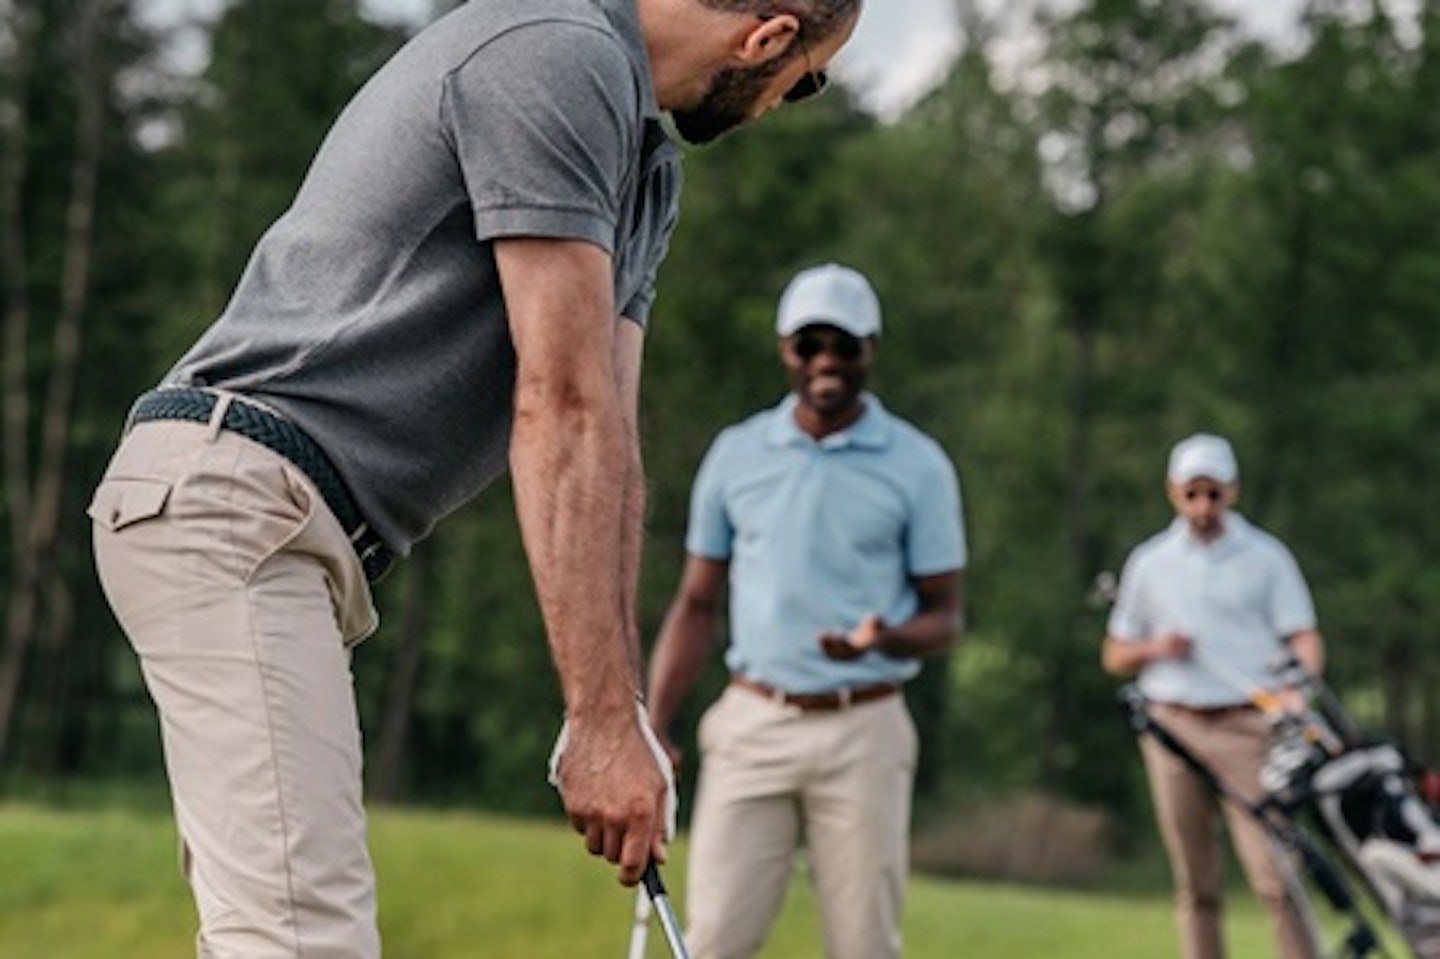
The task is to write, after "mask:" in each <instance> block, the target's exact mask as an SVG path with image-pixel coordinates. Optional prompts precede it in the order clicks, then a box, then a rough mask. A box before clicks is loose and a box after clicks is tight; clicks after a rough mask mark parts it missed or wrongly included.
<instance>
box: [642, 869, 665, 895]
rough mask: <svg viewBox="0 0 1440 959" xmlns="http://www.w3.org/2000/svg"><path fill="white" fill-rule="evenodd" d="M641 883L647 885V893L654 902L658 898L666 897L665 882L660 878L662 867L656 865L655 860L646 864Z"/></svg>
mask: <svg viewBox="0 0 1440 959" xmlns="http://www.w3.org/2000/svg"><path fill="white" fill-rule="evenodd" d="M640 881H641V882H643V883H644V884H645V892H646V893H647V894H649V896H650V900H651V901H652V902H653V901H654V900H655V898H656V897H657V896H663V895H665V894H666V893H665V881H664V880H663V879H661V878H660V867H658V866H656V865H655V860H653V859H652V860H650V861H649V862H647V863H646V864H645V871H644V872H643V873H642V874H641V875H640Z"/></svg>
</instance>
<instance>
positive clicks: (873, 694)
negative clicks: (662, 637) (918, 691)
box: [730, 676, 900, 713]
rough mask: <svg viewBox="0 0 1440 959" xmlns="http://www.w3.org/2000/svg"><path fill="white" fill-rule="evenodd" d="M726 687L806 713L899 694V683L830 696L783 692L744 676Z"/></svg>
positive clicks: (859, 688) (839, 708)
mask: <svg viewBox="0 0 1440 959" xmlns="http://www.w3.org/2000/svg"><path fill="white" fill-rule="evenodd" d="M730 684H731V685H732V686H739V687H741V688H743V689H748V690H750V691H751V692H752V693H757V694H758V695H761V696H764V697H765V698H766V699H768V700H770V701H771V702H775V703H779V704H780V705H782V706H794V707H795V708H797V709H799V710H802V711H803V712H807V713H809V712H826V711H829V712H835V711H836V710H841V709H849V708H850V707H851V706H858V705H860V704H861V703H869V702H874V701H875V700H877V699H884V698H885V697H886V696H893V695H895V694H896V693H898V692H899V691H900V684H899V683H876V684H875V685H874V686H857V687H856V688H854V689H837V690H835V691H834V692H830V693H787V692H785V691H783V690H779V689H776V688H775V687H774V686H767V685H766V684H765V683H760V682H756V681H755V680H753V679H747V678H746V677H744V676H731V677H730Z"/></svg>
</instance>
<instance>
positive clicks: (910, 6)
mask: <svg viewBox="0 0 1440 959" xmlns="http://www.w3.org/2000/svg"><path fill="white" fill-rule="evenodd" d="M981 2H982V3H984V4H985V5H986V6H988V7H990V8H992V9H994V8H997V7H999V6H1002V5H1003V6H1005V7H1008V8H1010V9H1012V10H1013V9H1015V8H1024V7H1029V6H1033V4H1034V3H1035V2H1037V0H981ZM1039 2H1044V0H1039ZM1051 2H1052V3H1053V2H1055V0H1051ZM1058 2H1060V3H1064V0H1058ZM1211 2H1212V3H1214V4H1215V5H1216V6H1217V7H1218V8H1220V9H1222V10H1225V11H1227V12H1230V13H1232V14H1236V15H1239V16H1241V17H1242V18H1243V19H1244V20H1245V21H1246V22H1247V23H1248V24H1249V26H1250V27H1251V29H1252V30H1253V31H1254V32H1255V33H1257V34H1259V35H1261V36H1265V37H1267V38H1269V39H1272V40H1283V38H1284V37H1285V36H1286V34H1287V32H1289V31H1290V28H1291V25H1292V24H1293V23H1294V20H1295V13H1296V11H1297V10H1298V9H1299V7H1300V4H1301V2H1302V0H1211ZM1389 2H1390V3H1391V4H1392V5H1395V6H1399V7H1408V6H1416V5H1418V4H1419V3H1420V2H1421V0H1389ZM220 5H221V0H140V2H139V6H140V7H141V9H142V10H144V11H145V12H146V15H147V16H150V17H152V18H154V19H156V20H157V21H159V22H172V21H173V19H175V18H178V17H185V16H195V15H199V16H202V17H208V16H212V15H213V14H214V12H215V10H216V9H218V8H219V7H220ZM365 6H366V7H367V8H368V9H369V10H370V12H371V14H372V15H375V16H377V17H381V18H384V19H397V20H408V21H410V22H414V23H419V22H423V21H424V20H425V19H426V18H427V17H428V16H429V13H430V9H431V4H430V0H365ZM954 9H955V0H869V2H867V3H866V4H865V6H864V12H863V13H862V14H861V17H860V23H859V25H858V26H857V28H856V30H855V36H854V38H853V39H852V40H851V42H850V44H849V45H848V46H846V48H845V49H844V50H843V51H842V52H841V54H840V56H839V57H838V58H837V59H836V62H835V65H834V72H835V75H836V76H837V78H839V79H840V80H841V81H843V82H845V83H846V84H847V85H848V86H849V87H850V88H851V89H853V90H855V91H856V93H857V95H858V96H859V98H860V101H861V102H862V103H863V104H864V105H865V106H867V107H869V108H870V109H872V110H874V111H875V112H876V113H878V114H880V115H882V116H893V115H895V114H896V113H898V112H899V111H901V110H903V108H904V107H905V106H907V105H908V104H910V103H911V102H913V101H914V100H915V98H917V97H918V96H920V95H921V94H923V93H924V92H925V91H926V90H928V89H929V88H930V87H931V86H932V85H933V84H934V83H935V82H936V81H937V80H939V79H940V77H941V76H942V75H943V73H944V70H945V66H946V64H947V63H948V62H949V60H950V58H951V57H953V56H954V54H955V53H956V51H957V50H959V49H960V44H961V37H960V35H959V29H958V28H957V26H956V20H955V16H954ZM202 55H203V54H201V53H197V52H194V51H191V52H190V53H189V54H188V57H189V58H190V59H194V58H195V57H198V56H202ZM182 56H186V55H185V54H182Z"/></svg>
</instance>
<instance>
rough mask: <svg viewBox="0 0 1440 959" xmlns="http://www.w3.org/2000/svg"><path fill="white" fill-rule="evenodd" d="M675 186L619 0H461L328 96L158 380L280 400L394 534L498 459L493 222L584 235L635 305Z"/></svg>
mask: <svg viewBox="0 0 1440 959" xmlns="http://www.w3.org/2000/svg"><path fill="white" fill-rule="evenodd" d="M679 193H680V153H679V150H678V149H677V148H676V147H675V146H674V144H672V143H671V142H670V140H669V139H668V137H667V135H666V134H665V132H664V129H663V128H662V127H661V125H660V118H659V110H658V108H657V106H656V103H655V98H654V91H653V87H652V83H651V77H650V67H649V61H648V58H647V54H646V51H645V45H644V38H643V36H642V34H641V32H640V26H639V23H638V21H637V19H636V15H635V9H634V0H471V2H469V3H466V4H464V5H463V6H461V7H459V8H458V9H456V10H455V11H453V12H452V13H450V14H449V15H447V16H446V17H444V18H442V19H441V20H439V21H437V22H436V23H434V24H432V25H431V26H430V27H429V28H427V29H426V30H424V31H423V32H421V33H420V34H419V35H418V36H416V37H415V38H414V39H413V40H411V41H410V42H409V43H408V44H407V45H406V46H405V47H404V48H402V49H401V50H400V52H399V53H397V54H396V56H395V57H394V58H393V59H392V60H391V61H390V62H389V63H388V64H386V65H385V66H384V67H383V68H382V69H381V70H380V71H379V72H378V73H377V74H376V75H375V76H374V77H373V78H371V80H370V81H369V82H368V83H367V84H366V85H365V87H364V88H363V89H362V90H361V91H360V92H359V93H358V94H357V95H356V97H355V98H354V100H353V101H352V102H351V103H350V104H349V105H348V106H347V107H346V109H345V111H344V112H343V113H342V114H341V116H340V118H339V119H338V121H337V122H336V124H335V126H334V128H333V129H332V130H331V131H330V134H329V136H328V137H327V138H326V140H325V142H324V144H323V145H322V147H321V149H320V152H319V154H318V155H317V157H316V159H315V162H314V164H313V166H312V167H311V169H310V172H309V174H308V175H307V176H306V178H305V181H304V183H303V184H302V186H301V188H300V191H299V194H298V195H297V196H296V198H295V202H294V204H293V205H292V206H291V208H290V209H289V210H288V211H287V212H286V213H285V214H284V215H283V216H282V217H281V218H280V219H279V220H278V221H276V223H275V224H274V225H273V226H272V227H271V228H270V230H269V231H268V232H267V233H266V234H265V235H264V237H263V238H262V239H261V240H260V242H259V244H258V245H257V247H256V249H255V251H254V254H253V255H252V258H251V260H250V262H249V264H248V266H247V267H246V269H245V272H244V275H243V276H242V277H241V279H240V283H239V285H238V287H237V289H236V291H235V293H234V296H233V298H232V300H231V302H230V304H229V305H228V307H227V308H226V310H225V311H224V313H223V314H222V315H221V316H220V318H219V319H218V320H217V321H216V323H215V324H214V325H213V326H212V327H211V328H210V329H209V330H208V331H207V332H206V333H205V334H204V336H203V337H202V338H201V339H200V340H199V342H197V343H196V344H195V346H194V347H193V348H192V349H191V350H190V351H189V352H188V353H187V354H186V355H185V356H184V357H183V358H182V359H181V360H180V361H179V363H178V364H177V365H176V366H175V368H174V369H173V370H172V371H171V372H170V373H169V374H168V375H167V376H166V378H165V381H166V382H167V383H181V384H192V385H199V386H215V387H223V388H226V389H230V390H234V391H237V392H239V393H242V394H245V395H250V396H254V397H255V398H257V399H260V400H263V401H264V402H265V403H268V404H270V405H271V406H273V407H275V408H276V409H278V410H279V411H280V412H282V413H283V414H285V415H286V416H287V417H289V418H291V419H292V420H293V421H294V422H296V423H297V424H298V425H299V426H300V427H301V428H302V429H304V430H305V431H306V432H307V433H308V434H309V435H310V436H311V437H312V438H314V439H315V440H316V441H317V442H318V443H319V444H320V445H321V447H322V448H324V450H325V451H326V453H327V454H329V456H330V458H331V460H333V461H334V463H335V465H336V467H337V468H338V469H339V471H340V473H341V475H342V476H343V477H344V478H345V481H346V483H347V484H348V485H349V486H350V489H351V491H352V492H353V493H354V496H355V499H356V502H357V503H358V504H359V506H360V509H361V510H362V512H363V513H364V514H365V517H366V518H367V519H368V520H369V522H370V524H371V525H372V526H374V527H375V529H376V531H377V532H378V533H379V534H380V535H381V537H382V538H383V539H384V540H385V542H386V544H387V545H389V546H390V547H391V548H392V549H395V550H396V551H397V552H401V553H404V552H408V550H409V548H410V546H411V545H412V544H413V543H414V542H415V541H417V540H419V539H421V538H423V537H424V536H425V535H426V534H427V533H428V532H429V531H430V529H431V528H432V527H433V525H434V524H435V522H436V521H437V520H438V519H439V518H440V517H441V516H444V515H445V514H446V513H449V512H450V511H451V510H453V509H455V508H456V507H457V506H459V505H460V504H462V503H463V502H465V501H466V500H468V499H470V498H471V497H473V496H474V495H475V494H476V493H478V492H479V491H480V490H481V489H482V488H483V487H484V486H485V485H486V484H488V483H489V482H490V481H491V480H493V479H494V478H495V477H496V476H498V475H499V474H500V473H501V472H502V471H503V469H504V468H505V464H506V458H507V448H508V442H509V433H510V423H511V418H512V406H511V404H512V396H511V394H512V390H513V387H514V382H515V355H514V349H513V346H512V344H511V341H510V336H509V327H508V321H507V318H506V315H505V306H504V301H503V299H502V296H501V290H500V286H499V283H498V279H497V273H496V267H495V261H494V256H493V248H492V244H491V241H493V240H494V239H496V238H499V237H507V236H542V237H555V238H566V239H579V240H584V241H588V242H591V243H594V244H596V245H598V246H600V247H602V248H604V249H605V250H607V251H608V252H610V253H611V255H612V257H613V260H614V278H615V303H616V304H617V306H618V307H619V309H620V312H621V314H622V315H624V316H626V317H628V318H630V319H632V320H635V321H636V322H640V323H644V322H645V321H646V319H647V317H648V314H649V310H650V303H651V300H652V298H653V296H654V287H655V276H656V271H657V269H658V267H659V264H660V261H661V260H662V258H663V257H664V255H665V250H666V246H667V244H668V242H669V237H670V233H671V231H672V230H673V229H674V226H675V222H676V218H677V215H678V209H679Z"/></svg>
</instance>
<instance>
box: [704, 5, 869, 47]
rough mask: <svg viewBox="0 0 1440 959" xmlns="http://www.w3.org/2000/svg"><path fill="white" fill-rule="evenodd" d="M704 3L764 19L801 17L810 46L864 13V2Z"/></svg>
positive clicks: (718, 8) (719, 8) (712, 7)
mask: <svg viewBox="0 0 1440 959" xmlns="http://www.w3.org/2000/svg"><path fill="white" fill-rule="evenodd" d="M700 2H701V3H702V4H703V5H705V6H707V7H710V8H711V9H712V10H732V11H734V12H736V13H753V14H755V15H756V16H760V17H773V16H778V15H780V14H782V13H789V14H792V15H794V16H796V17H798V18H799V19H800V24H801V26H802V27H803V28H804V29H805V30H807V31H809V36H808V37H807V38H806V39H807V42H813V41H821V40H824V39H825V38H827V37H829V36H830V35H831V34H832V33H834V32H835V31H836V30H838V29H840V27H841V25H842V24H845V23H848V22H849V21H850V20H851V19H853V18H854V17H855V16H856V15H857V14H858V13H859V11H860V0H700Z"/></svg>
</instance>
